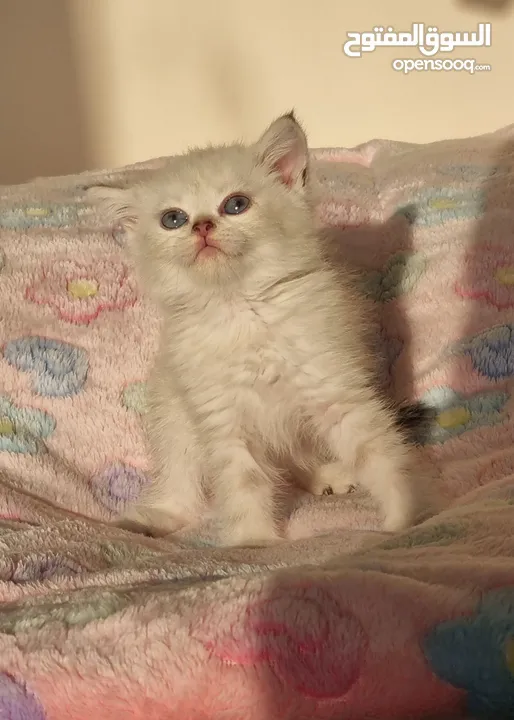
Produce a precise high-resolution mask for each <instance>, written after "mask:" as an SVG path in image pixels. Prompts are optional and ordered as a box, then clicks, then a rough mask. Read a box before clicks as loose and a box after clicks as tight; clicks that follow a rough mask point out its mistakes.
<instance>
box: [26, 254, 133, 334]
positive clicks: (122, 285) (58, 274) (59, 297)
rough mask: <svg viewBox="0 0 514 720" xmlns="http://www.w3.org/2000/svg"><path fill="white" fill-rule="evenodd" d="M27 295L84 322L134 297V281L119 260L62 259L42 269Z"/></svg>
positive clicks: (125, 304)
mask: <svg viewBox="0 0 514 720" xmlns="http://www.w3.org/2000/svg"><path fill="white" fill-rule="evenodd" d="M26 297H27V299H28V300H31V301H32V302H35V303H38V304H39V305H49V306H50V307H52V308H53V309H54V310H55V311H56V312H57V313H58V314H59V316H60V317H61V318H62V319H63V320H66V321H67V322H70V323H75V324H77V325H87V324H88V323H90V322H91V321H92V320H94V319H95V318H97V317H98V316H99V315H100V313H101V312H103V311H105V310H123V309H124V308H126V307H131V306H133V305H134V304H135V302H136V300H137V292H136V284H135V282H134V281H133V279H132V278H131V277H130V275H129V272H128V268H127V267H126V266H125V265H124V264H123V263H120V262H116V261H113V262H108V261H99V262H97V263H94V264H91V265H80V264H79V263H77V262H75V261H73V260H64V261H60V262H59V263H57V264H56V265H55V266H52V267H47V268H45V269H43V270H42V271H41V272H40V274H39V277H38V278H37V279H36V281H35V282H34V284H33V285H30V286H29V287H27V290H26Z"/></svg>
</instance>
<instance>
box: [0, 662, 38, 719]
mask: <svg viewBox="0 0 514 720" xmlns="http://www.w3.org/2000/svg"><path fill="white" fill-rule="evenodd" d="M0 718H5V720H46V714H45V712H44V710H43V708H42V707H41V705H40V703H39V701H38V700H37V698H36V696H35V695H33V694H32V693H31V692H29V691H28V690H27V688H26V687H25V685H23V684H21V683H19V682H16V680H14V678H12V677H11V676H10V675H7V674H6V673H0Z"/></svg>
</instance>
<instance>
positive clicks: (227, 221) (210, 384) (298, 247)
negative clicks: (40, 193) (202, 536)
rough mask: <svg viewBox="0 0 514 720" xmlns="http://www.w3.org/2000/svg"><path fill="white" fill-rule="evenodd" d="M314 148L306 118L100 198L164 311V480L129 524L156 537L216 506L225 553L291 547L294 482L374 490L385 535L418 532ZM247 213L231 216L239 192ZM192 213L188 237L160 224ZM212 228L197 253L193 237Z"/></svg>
mask: <svg viewBox="0 0 514 720" xmlns="http://www.w3.org/2000/svg"><path fill="white" fill-rule="evenodd" d="M308 174H309V168H308V151H307V142H306V138H305V135H304V133H303V131H302V129H301V127H300V126H299V124H298V123H297V121H296V120H295V118H294V116H293V115H292V114H291V115H285V116H283V117H281V118H279V119H278V120H276V121H275V122H274V123H273V124H272V125H271V126H270V127H269V128H268V130H267V131H266V132H265V133H264V134H263V136H262V137H261V139H260V140H259V141H258V142H257V143H256V144H255V145H253V146H250V147H247V146H244V145H242V144H236V145H233V146H229V147H220V148H207V149H202V150H194V151H192V152H190V153H188V154H186V155H183V156H179V157H176V158H173V159H172V160H171V161H170V164H169V166H168V167H166V168H165V169H164V170H160V171H158V172H157V173H155V175H154V176H152V177H151V178H150V179H148V180H145V181H144V182H143V183H141V184H138V185H135V186H134V187H131V188H128V189H122V188H105V187H103V188H94V189H92V190H91V191H90V192H91V193H92V194H93V195H94V196H95V197H96V198H97V199H99V200H100V201H101V202H102V203H103V208H104V210H105V211H106V212H107V213H109V215H110V217H111V218H112V219H115V218H116V219H117V220H118V221H121V222H123V223H124V224H125V226H126V227H127V228H128V229H129V230H130V234H131V236H132V239H133V248H134V253H135V259H136V263H137V266H138V268H139V270H140V273H141V278H142V281H143V283H144V285H145V287H146V289H147V290H148V291H149V292H150V293H152V295H153V297H154V298H155V299H156V301H157V302H158V304H159V306H160V309H161V311H162V318H163V325H162V335H161V341H160V349H159V352H158V355H157V358H156V361H155V366H154V369H153V372H152V374H151V377H150V379H149V412H148V426H149V427H148V439H149V443H150V449H151V455H152V458H153V465H154V468H153V469H154V482H153V485H152V487H150V488H149V490H148V492H147V493H146V494H145V495H144V496H143V497H142V498H141V500H140V501H139V503H138V504H137V506H134V507H133V508H131V509H130V511H129V512H128V514H127V517H126V521H130V522H133V523H135V524H136V525H137V526H138V527H139V528H144V529H146V530H147V531H150V532H152V533H153V534H166V533H169V532H173V531H176V530H178V529H180V528H182V527H183V526H185V525H188V524H190V523H194V522H196V521H197V520H198V519H199V518H200V516H201V515H202V514H203V513H204V511H205V503H206V502H207V501H209V503H210V504H211V507H213V508H214V511H215V512H216V514H217V517H218V518H219V520H220V521H221V525H222V529H223V533H222V534H223V539H224V542H225V543H226V544H227V545H261V544H267V543H269V542H274V541H277V540H279V539H280V537H281V529H280V528H279V527H278V525H277V522H276V518H275V513H274V510H275V506H276V498H277V491H278V490H279V489H280V487H281V484H282V483H283V479H284V477H285V475H286V474H287V473H291V472H292V473H293V474H294V476H295V477H296V478H297V480H298V482H301V483H302V484H303V485H304V486H305V487H306V488H307V489H308V490H310V491H311V492H312V493H315V494H322V493H323V492H324V491H326V489H327V488H328V487H330V488H332V490H333V491H334V492H336V493H344V492H347V490H348V488H349V486H350V485H351V484H361V485H362V486H364V487H365V488H367V489H368V490H369V491H370V492H371V494H372V495H373V496H374V497H375V499H376V500H377V502H378V503H379V505H380V507H381V509H382V511H383V516H384V528H385V529H386V530H389V531H395V530H400V529H402V528H404V527H406V526H408V525H409V524H410V523H411V522H412V520H413V512H414V503H413V494H412V486H411V473H412V464H413V463H412V456H411V450H410V448H409V446H408V444H407V443H406V442H405V441H404V438H403V437H402V435H401V432H400V431H399V429H398V428H397V427H396V426H395V422H394V415H393V412H392V410H390V409H389V408H388V407H387V406H386V404H385V403H384V401H383V399H381V397H380V396H379V394H378V392H377V390H376V389H375V387H374V383H373V374H372V369H371V362H370V357H369V352H368V350H367V348H366V344H365V340H364V331H365V329H366V328H365V324H366V320H365V314H364V310H363V305H362V301H361V300H360V299H359V297H358V296H357V294H356V292H355V289H354V288H353V285H352V282H351V278H350V277H349V276H348V277H346V276H345V275H344V273H343V274H341V271H340V270H337V271H336V270H335V269H334V268H333V267H331V266H330V265H329V264H328V263H327V261H326V259H325V257H324V253H323V247H322V241H321V238H320V236H319V233H318V231H317V228H316V223H315V219H314V213H313V210H312V197H311V192H310V183H309V176H308ZM234 193H237V194H243V195H246V196H247V197H248V198H250V200H251V206H250V207H249V208H248V209H247V210H246V211H245V212H243V213H242V214H240V215H226V214H220V213H219V208H220V204H221V203H222V201H223V200H224V198H226V197H227V196H229V195H231V194H234ZM170 208H180V209H182V210H183V211H185V212H186V213H187V215H188V217H189V221H188V222H187V224H185V225H184V226H183V227H181V228H179V229H173V230H167V229H164V228H163V227H162V226H161V224H160V218H161V216H162V214H163V213H164V212H165V211H166V210H168V209H170ZM206 220H210V221H211V222H212V223H213V224H214V226H215V227H214V230H213V232H212V235H213V237H214V239H215V241H216V242H217V244H218V245H219V248H220V250H219V251H217V252H216V251H213V252H212V253H211V254H207V253H200V254H198V248H197V241H196V236H195V233H194V232H193V229H192V226H193V225H194V224H195V223H196V222H198V221H206Z"/></svg>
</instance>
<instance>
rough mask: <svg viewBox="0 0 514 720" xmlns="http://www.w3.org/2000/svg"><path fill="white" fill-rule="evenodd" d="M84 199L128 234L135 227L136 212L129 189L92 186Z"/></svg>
mask: <svg viewBox="0 0 514 720" xmlns="http://www.w3.org/2000/svg"><path fill="white" fill-rule="evenodd" d="M86 198H87V200H88V201H89V202H91V204H92V205H96V206H97V207H98V209H99V211H100V212H101V213H102V214H104V215H105V216H106V217H107V218H108V219H109V220H110V221H111V222H113V223H118V224H120V225H122V226H123V228H124V229H125V230H126V231H127V232H129V231H131V230H133V229H134V228H135V227H136V225H137V212H136V208H135V206H134V201H133V195H132V192H131V191H130V189H128V188H123V187H115V186H112V185H93V186H91V187H89V188H88V189H87V191H86Z"/></svg>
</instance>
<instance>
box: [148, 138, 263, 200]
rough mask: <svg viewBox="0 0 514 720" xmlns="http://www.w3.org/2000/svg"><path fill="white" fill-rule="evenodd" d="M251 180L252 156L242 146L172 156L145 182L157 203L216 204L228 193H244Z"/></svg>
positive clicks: (252, 177) (253, 164) (253, 167)
mask: <svg viewBox="0 0 514 720" xmlns="http://www.w3.org/2000/svg"><path fill="white" fill-rule="evenodd" d="M254 182H255V156H254V154H253V152H252V150H251V149H250V148H247V147H244V146H242V145H233V146H228V147H217V148H216V147H214V148H207V149H202V150H194V151H192V152H190V153H188V154H187V155H181V156H178V157H174V158H172V160H171V161H170V164H169V166H167V167H166V168H164V169H163V170H161V171H160V172H159V173H158V174H157V175H156V176H155V177H154V178H153V180H152V181H151V183H150V184H149V185H148V190H149V191H150V193H151V195H152V198H153V200H154V201H155V202H156V203H158V204H164V205H166V204H169V202H170V201H174V202H177V203H178V202H190V201H191V200H193V199H196V200H201V201H204V202H206V203H208V204H212V203H219V202H220V201H221V200H222V196H223V195H225V194H228V193H232V192H238V191H239V192H248V191H250V190H251V189H252V188H251V185H252V184H253V183H254Z"/></svg>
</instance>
